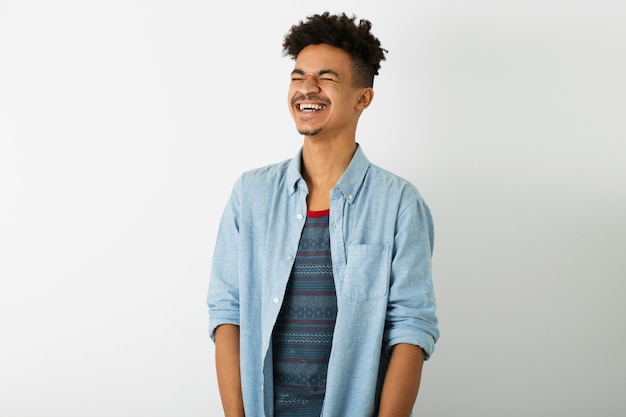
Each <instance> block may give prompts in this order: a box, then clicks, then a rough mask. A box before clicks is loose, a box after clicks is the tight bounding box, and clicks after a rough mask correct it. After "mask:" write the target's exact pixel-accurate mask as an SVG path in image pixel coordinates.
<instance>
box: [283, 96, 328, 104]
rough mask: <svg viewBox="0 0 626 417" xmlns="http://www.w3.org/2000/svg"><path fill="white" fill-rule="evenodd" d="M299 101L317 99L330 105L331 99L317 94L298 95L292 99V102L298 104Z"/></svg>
mask: <svg viewBox="0 0 626 417" xmlns="http://www.w3.org/2000/svg"><path fill="white" fill-rule="evenodd" d="M299 101H316V102H319V103H324V104H326V105H330V100H329V99H327V98H325V97H319V96H316V95H314V94H309V95H306V96H298V97H294V98H293V99H291V104H293V105H295V104H297V103H298V102H299Z"/></svg>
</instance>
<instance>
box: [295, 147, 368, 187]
mask: <svg viewBox="0 0 626 417" xmlns="http://www.w3.org/2000/svg"><path fill="white" fill-rule="evenodd" d="M356 147H357V145H356V142H355V141H354V140H352V141H343V142H329V141H315V140H313V139H310V138H305V141H304V146H303V148H302V176H303V177H304V179H305V181H306V182H307V185H308V186H309V191H311V190H312V189H315V188H324V189H329V190H330V189H332V188H333V187H334V186H335V184H336V183H337V181H338V180H339V178H341V176H342V175H343V173H344V172H345V170H346V168H348V165H350V161H351V160H352V156H353V155H354V152H355V151H356Z"/></svg>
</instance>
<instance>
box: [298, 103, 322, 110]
mask: <svg viewBox="0 0 626 417" xmlns="http://www.w3.org/2000/svg"><path fill="white" fill-rule="evenodd" d="M296 107H297V108H298V110H300V111H303V112H316V111H320V110H324V109H325V108H326V107H327V106H326V105H325V104H313V103H300V104H297V105H296Z"/></svg>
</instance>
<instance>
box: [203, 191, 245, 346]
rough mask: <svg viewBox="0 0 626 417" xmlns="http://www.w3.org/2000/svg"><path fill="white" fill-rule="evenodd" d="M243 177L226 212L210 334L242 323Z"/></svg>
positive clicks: (210, 297)
mask: <svg viewBox="0 0 626 417" xmlns="http://www.w3.org/2000/svg"><path fill="white" fill-rule="evenodd" d="M240 185H241V178H240V179H239V180H238V181H237V182H236V183H235V185H234V187H233V190H232V193H231V196H230V199H229V201H228V203H227V204H226V207H225V209H224V211H223V213H222V218H221V221H220V226H219V229H218V234H217V241H216V244H215V250H214V252H213V261H212V265H211V276H210V280H209V290H208V294H207V304H208V308H209V335H210V337H211V339H212V340H213V341H215V329H216V328H217V327H218V326H220V325H222V324H236V325H239V224H238V213H239V207H240V198H239V196H240V193H239V190H240Z"/></svg>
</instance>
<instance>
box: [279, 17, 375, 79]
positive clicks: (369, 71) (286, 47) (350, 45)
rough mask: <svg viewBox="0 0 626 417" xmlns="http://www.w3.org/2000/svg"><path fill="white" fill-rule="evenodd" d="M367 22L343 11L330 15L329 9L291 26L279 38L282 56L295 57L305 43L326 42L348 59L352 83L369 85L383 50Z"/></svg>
mask: <svg viewBox="0 0 626 417" xmlns="http://www.w3.org/2000/svg"><path fill="white" fill-rule="evenodd" d="M371 29H372V24H371V23H370V21H368V20H365V19H361V20H359V21H358V22H357V21H356V17H355V16H354V15H353V16H352V17H348V16H347V15H346V14H345V13H342V14H338V15H331V14H330V13H329V12H324V13H323V14H314V15H311V16H308V17H307V20H306V21H300V23H299V24H297V25H293V26H292V27H291V29H290V30H289V31H288V32H287V34H286V35H285V38H284V41H283V55H285V56H289V57H290V58H292V59H296V57H297V56H298V54H299V53H300V51H302V50H303V49H304V48H305V47H307V46H309V45H319V44H327V45H330V46H334V47H336V48H341V49H343V50H344V51H346V52H347V53H348V54H349V55H350V57H351V58H352V65H353V71H354V85H355V86H356V87H373V85H374V76H375V75H378V70H379V69H380V62H381V61H384V60H385V54H386V53H387V50H386V49H383V48H381V46H380V41H379V40H378V38H376V37H374V35H372V33H371V32H370V30H371Z"/></svg>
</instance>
